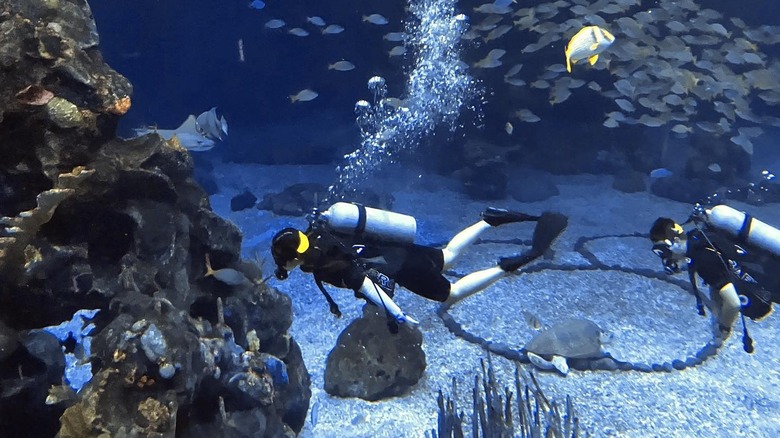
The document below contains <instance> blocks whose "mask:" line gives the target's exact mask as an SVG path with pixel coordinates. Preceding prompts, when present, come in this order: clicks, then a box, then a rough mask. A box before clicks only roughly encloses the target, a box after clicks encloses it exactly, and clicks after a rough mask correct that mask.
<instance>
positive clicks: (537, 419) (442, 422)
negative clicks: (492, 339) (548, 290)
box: [426, 355, 589, 438]
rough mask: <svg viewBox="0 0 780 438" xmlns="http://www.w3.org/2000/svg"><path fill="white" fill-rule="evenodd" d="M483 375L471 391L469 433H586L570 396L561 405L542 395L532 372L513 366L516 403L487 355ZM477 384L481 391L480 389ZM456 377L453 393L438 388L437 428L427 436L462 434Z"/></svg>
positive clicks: (498, 437)
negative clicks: (445, 392) (497, 379)
mask: <svg viewBox="0 0 780 438" xmlns="http://www.w3.org/2000/svg"><path fill="white" fill-rule="evenodd" d="M480 362H481V364H482V375H481V376H474V388H473V390H472V398H473V405H472V413H471V429H472V430H471V432H472V433H471V435H472V436H474V437H477V436H482V437H485V438H504V437H522V438H536V437H555V438H563V437H579V436H581V434H583V433H584V436H586V437H587V436H589V435H588V433H587V432H586V431H584V430H582V429H581V427H580V423H579V418H577V416H576V415H575V412H574V405H573V403H572V401H571V398H570V397H569V396H566V404H565V405H563V406H561V405H560V404H558V403H557V402H556V401H554V400H553V401H551V400H550V399H548V398H547V396H545V395H544V391H543V390H542V388H541V387H540V386H539V382H538V381H537V380H536V377H534V375H533V373H528V374H526V373H524V372H521V371H520V368H519V367H517V366H516V367H515V393H514V394H517V397H516V403H514V404H513V403H512V397H513V395H514V394H513V393H512V392H510V390H509V387H508V386H505V387H504V389H503V391H502V390H501V389H499V383H498V382H497V381H496V376H495V372H494V369H493V362H492V360H491V358H490V355H488V358H487V366H486V365H485V362H486V361H485V359H482V360H481V361H480ZM480 387H481V388H482V390H480ZM457 397H458V396H457V388H456V385H455V380H454V379H453V381H452V395H451V396H447V397H446V399H445V397H444V394H443V393H442V391H441V390H439V396H438V397H437V403H438V405H439V416H438V424H437V429H436V430H433V429H432V430H430V431H429V432H428V433H426V438H428V437H430V438H444V437H448V438H453V437H464V436H466V434H465V433H464V431H463V425H464V414H463V412H462V411H461V412H459V411H458V407H457V404H456V402H455V399H457Z"/></svg>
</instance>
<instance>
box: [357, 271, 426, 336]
mask: <svg viewBox="0 0 780 438" xmlns="http://www.w3.org/2000/svg"><path fill="white" fill-rule="evenodd" d="M358 293H360V294H361V295H363V297H365V298H366V299H367V300H368V301H371V302H372V303H374V304H376V305H377V306H379V307H381V308H382V309H384V310H385V313H386V314H387V315H388V317H392V319H393V320H394V322H395V323H398V324H419V322H418V321H417V320H415V319H414V318H412V317H411V316H409V315H407V314H406V313H404V311H403V310H401V308H400V307H398V304H396V303H395V301H393V299H392V298H390V296H388V295H387V293H386V292H385V291H384V289H382V288H381V287H379V286H377V285H376V284H375V283H374V282H373V281H372V280H371V279H370V278H368V277H365V278H364V279H363V285H362V286H361V287H360V290H359V291H358ZM391 330H392V328H391Z"/></svg>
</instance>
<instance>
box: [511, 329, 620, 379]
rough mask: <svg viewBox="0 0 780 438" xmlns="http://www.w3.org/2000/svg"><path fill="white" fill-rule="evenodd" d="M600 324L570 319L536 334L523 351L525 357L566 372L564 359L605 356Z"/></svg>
mask: <svg viewBox="0 0 780 438" xmlns="http://www.w3.org/2000/svg"><path fill="white" fill-rule="evenodd" d="M603 333H604V332H603V330H601V327H599V326H598V325H596V323H594V322H593V321H590V320H587V319H582V318H577V319H569V320H566V321H563V322H561V323H560V324H557V325H554V326H552V327H549V328H547V329H545V330H543V331H541V332H540V333H539V334H538V335H536V336H535V337H534V338H533V339H531V341H529V342H528V344H526V345H525V347H524V348H523V350H524V351H525V353H526V355H527V356H528V360H529V361H530V362H531V363H532V364H534V365H535V366H536V367H538V368H541V369H546V370H549V369H553V368H555V369H557V370H558V371H560V372H561V374H563V375H566V374H567V373H568V372H569V365H568V363H567V362H566V359H599V358H603V357H606V356H608V355H607V353H606V352H605V351H604V348H603V345H602V334H603Z"/></svg>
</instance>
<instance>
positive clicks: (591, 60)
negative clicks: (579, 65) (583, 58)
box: [588, 55, 599, 65]
mask: <svg viewBox="0 0 780 438" xmlns="http://www.w3.org/2000/svg"><path fill="white" fill-rule="evenodd" d="M598 60H599V55H593V56H591V57H590V58H588V62H589V63H590V65H593V64H595V63H596V61H598Z"/></svg>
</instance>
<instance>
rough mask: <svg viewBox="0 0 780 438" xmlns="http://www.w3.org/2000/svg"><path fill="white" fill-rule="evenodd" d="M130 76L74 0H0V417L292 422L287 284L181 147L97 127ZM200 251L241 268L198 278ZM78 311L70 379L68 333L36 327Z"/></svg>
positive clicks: (105, 121) (5, 422)
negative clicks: (75, 383) (84, 365)
mask: <svg viewBox="0 0 780 438" xmlns="http://www.w3.org/2000/svg"><path fill="white" fill-rule="evenodd" d="M131 91H132V89H131V86H130V84H129V82H128V81H127V80H126V79H125V78H124V77H122V76H121V75H120V74H118V73H117V72H115V71H113V70H112V69H111V68H110V67H109V66H107V65H106V64H105V63H104V62H103V60H102V56H101V53H100V51H99V49H98V35H97V32H96V28H95V25H94V22H93V20H92V16H91V12H90V9H89V5H88V4H87V2H86V0H5V1H2V2H0V329H1V330H0V429H2V430H3V435H4V436H54V435H55V434H56V435H57V436H60V437H71V436H74V437H75V436H79V437H87V436H174V435H176V436H199V435H204V436H206V435H211V436H216V434H215V433H216V431H219V433H218V435H220V436H239V435H241V436H246V435H245V434H246V433H247V432H248V431H251V434H252V435H253V436H285V435H288V436H289V435H294V434H295V433H297V432H298V431H300V429H301V428H302V427H303V422H304V419H305V415H306V411H307V409H308V403H309V397H310V395H311V392H310V389H309V384H310V382H309V375H308V373H307V372H306V368H305V366H304V364H303V359H302V356H301V353H300V349H299V348H298V346H297V344H296V343H295V341H294V340H293V339H292V338H291V337H290V335H289V334H288V333H287V331H288V329H289V327H290V325H291V321H292V315H291V306H290V300H289V298H288V297H286V296H284V295H282V294H280V293H279V292H278V291H276V290H275V289H272V288H269V287H268V286H266V285H265V284H264V283H263V282H262V281H259V278H258V275H257V272H256V271H257V270H256V269H255V270H251V269H247V267H246V266H247V265H246V264H245V263H242V261H241V260H240V255H239V254H240V252H239V250H240V244H241V233H240V231H239V230H238V229H237V228H236V227H235V226H234V225H233V224H231V223H229V222H227V221H225V220H223V219H221V218H220V217H218V216H217V215H216V214H214V213H213V212H212V211H211V209H210V206H209V203H208V198H207V196H206V194H205V192H204V191H203V190H202V189H201V188H200V187H199V186H198V185H197V183H196V182H195V181H194V179H193V178H192V159H191V157H190V156H189V154H188V153H187V151H185V150H183V149H181V148H180V147H177V146H176V145H175V144H174V143H173V142H165V141H163V140H162V139H161V138H160V137H158V136H156V135H150V136H146V137H142V138H138V139H133V140H121V139H117V138H115V128H116V124H117V120H118V117H119V116H121V115H122V114H124V113H125V112H127V110H128V109H129V108H130V102H131V101H130V94H131ZM207 254H208V255H210V259H211V262H212V264H213V265H214V267H215V268H216V269H223V268H231V269H235V270H236V271H237V272H241V273H243V275H246V276H247V281H245V282H243V283H242V284H238V285H231V284H225V283H223V282H220V281H219V279H217V278H213V277H211V276H209V277H205V278H204V274H205V272H206V270H205V264H204V260H205V256H206V255H207ZM236 275H240V274H236ZM78 309H99V312H98V314H97V316H96V317H95V319H94V320H93V321H92V323H93V324H94V325H95V328H94V330H93V331H92V333H91V336H92V351H91V356H90V357H89V358H85V359H84V360H85V361H86V360H89V362H90V363H91V366H92V373H93V378H92V379H91V381H90V382H89V383H87V385H86V386H85V387H83V388H82V389H81V390H80V391H79V393H78V394H75V393H73V392H72V391H71V392H68V391H69V390H66V389H62V388H63V387H61V386H60V385H61V384H62V383H63V369H64V367H65V366H66V365H65V362H64V359H63V351H68V349H73V348H81V346H77V347H73V345H69V342H67V341H65V342H62V341H58V340H57V339H56V338H55V337H53V336H51V335H50V334H48V333H46V332H43V331H41V330H40V328H42V327H47V326H52V325H57V324H59V323H61V322H62V321H66V320H68V319H70V318H71V316H72V315H73V313H74V311H76V310H78ZM68 352H70V351H68ZM66 383H67V381H66ZM52 386H54V387H53V388H51V392H50V391H49V389H50V387H52ZM47 393H48V396H47ZM242 434H244V435H242Z"/></svg>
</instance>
